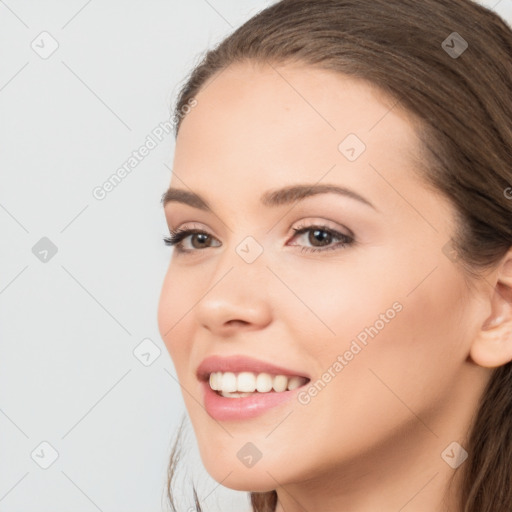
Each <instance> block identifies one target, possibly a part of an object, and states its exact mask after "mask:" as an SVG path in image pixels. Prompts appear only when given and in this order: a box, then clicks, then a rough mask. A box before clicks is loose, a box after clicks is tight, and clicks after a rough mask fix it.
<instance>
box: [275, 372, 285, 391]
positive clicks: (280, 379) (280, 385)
mask: <svg viewBox="0 0 512 512" xmlns="http://www.w3.org/2000/svg"><path fill="white" fill-rule="evenodd" d="M286 386H288V377H285V376H284V375H276V376H275V377H274V380H273V382H272V387H273V388H274V391H277V392H281V391H284V390H285V389H286Z"/></svg>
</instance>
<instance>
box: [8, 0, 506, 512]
mask: <svg viewBox="0 0 512 512" xmlns="http://www.w3.org/2000/svg"><path fill="white" fill-rule="evenodd" d="M270 3H272V2H271V1H270V0H269V1H264V0H250V1H249V0H246V1H233V0H232V1H229V0H208V1H207V0H190V1H183V0H182V1H178V0H166V1H164V0H151V1H147V2H144V1H142V0H138V1H135V0H130V1H127V0H125V1H122V0H107V1H105V0H89V1H84V0H72V1H69V0H68V1H66V2H64V1H60V2H59V1H36V0H33V1H28V0H26V1H21V0H18V1H17V0H5V1H4V0H0V63H1V64H0V169H1V171H0V172H1V182H0V183H1V186H0V237H1V238H0V512H14V511H20V512H21V511H23V512H42V511H52V512H59V511H66V512H68V511H70V510H73V511H74V512H82V511H83V512H89V511H91V512H93V511H95V510H100V511H103V512H121V511H126V512H131V511H134V512H135V511H138V512H141V511H146V512H151V511H155V512H156V511H160V510H165V496H164V492H165V491H164V487H165V481H166V468H167V463H168V457H169V451H170V444H171V441H172V439H173V436H174V432H175V430H176V428H177V426H178V424H179V421H180V419H181V416H182V414H183V412H184V405H183V401H182V397H181V392H180V389H179V386H178V384H177V382H176V380H175V372H174V368H173V366H172V362H171V360H170V357H169V355H168V353H167V351H166V349H165V346H164V344H163V342H162V341H161V339H160V336H159V332H158V326H157V322H156V313H157V305H158V297H159V293H160V287H161V284H162V281H163V278H164V275H165V271H166V267H167V264H168V259H169V256H170V250H169V249H168V248H166V247H164V245H163V242H162V237H163V235H164V234H165V233H166V226H165V219H164V216H163V212H162V209H161V205H160V197H161V195H162V193H163V192H164V190H165V188H166V187H167V186H168V184H169V181H170V177H171V170H170V169H171V167H172V156H173V150H174V139H173V137H172V135H170V134H167V135H166V136H165V138H164V139H163V140H162V141H161V142H159V144H158V145H157V146H156V147H155V148H154V149H152V150H151V151H150V153H149V154H148V156H146V157H145V158H144V159H143V160H142V161H141V162H140V163H139V164H138V165H137V166H136V167H135V168H134V169H133V170H132V171H131V172H130V173H129V174H128V175H127V176H126V178H125V179H124V180H123V181H122V182H121V183H120V184H119V185H118V186H117V187H116V188H115V189H114V190H112V191H111V192H110V193H108V194H107V195H106V197H105V198H104V199H103V200H98V199H95V198H94V197H93V194H92V191H93V189H94V187H97V186H101V185H102V184H103V183H104V182H105V181H106V180H107V179H108V178H109V177H110V176H111V175H112V174H113V173H114V172H115V171H116V170H117V169H118V168H119V167H120V166H121V165H122V164H123V163H124V162H125V161H126V160H127V159H128V158H129V157H130V156H131V153H132V152H133V151H134V150H137V149H138V148H139V147H140V146H142V145H143V144H144V143H145V141H146V138H147V136H148V135H150V134H152V133H154V130H155V128H157V127H158V125H159V123H161V122H164V121H165V120H167V119H168V118H169V112H170V105H171V104H172V102H173V101H174V99H175V96H176V94H177V91H178V88H179V85H180V84H181V83H182V82H183V80H184V79H185V77H186V76H187V74H188V72H189V71H190V69H191V67H192V66H193V64H194V63H196V62H197V61H198V58H199V56H200V54H201V53H202V52H203V51H204V50H206V49H207V48H209V47H211V46H212V45H213V44H215V43H216V42H217V41H219V40H220V39H221V38H222V37H224V36H225V35H227V34H228V33H229V32H231V31H232V30H233V29H234V28H236V27H237V26H239V25H240V24H242V23H243V22H244V21H246V20H247V19H248V18H250V17H251V16H252V15H254V14H255V13H256V12H257V11H259V10H261V9H262V8H263V7H266V6H267V5H269V4H270ZM482 3H484V5H487V6H488V7H492V8H495V9H496V10H497V12H499V13H500V14H501V15H502V16H503V17H504V18H505V19H506V20H507V21H508V22H509V23H512V0H501V1H498V0H492V1H489V2H482ZM43 31H47V32H48V33H49V34H51V37H52V38H53V39H54V40H55V41H57V43H58V45H59V46H58V48H57V50H56V51H55V52H54V53H53V54H52V55H51V56H49V57H48V58H42V57H41V56H40V55H39V54H38V53H36V51H34V50H33V49H32V47H31V44H32V42H33V41H35V42H34V45H37V46H36V48H38V51H39V52H40V53H42V54H43V56H46V55H45V54H44V52H47V51H49V50H50V49H51V44H52V41H51V40H50V39H49V38H48V36H40V34H41V32H43ZM43 237H47V238H49V239H50V240H51V241H52V243H53V244H55V246H56V247H57V249H58V252H57V253H56V254H55V255H54V256H53V257H51V253H49V254H48V255H47V256H46V258H47V261H46V262H43V261H40V259H38V257H36V255H35V254H34V253H33V251H32V248H33V247H34V246H35V244H36V243H38V241H39V240H40V239H41V238H43ZM43 249H44V247H43V248H39V251H43ZM36 252H38V251H36ZM39 257H40V258H43V259H44V257H45V253H44V251H43V252H41V253H39ZM146 339H149V340H151V341H146V342H145V345H142V347H141V349H140V353H142V354H147V355H143V356H140V359H141V360H142V361H141V360H139V359H138V358H137V357H136V356H135V354H134V350H136V347H137V346H138V345H139V344H140V343H141V342H142V340H146ZM159 350H160V355H158V351H159ZM136 353H137V351H136ZM144 362H145V363H146V364H149V363H151V364H149V365H148V366H146V365H145V364H144ZM188 438H189V443H188V446H190V449H191V452H190V455H189V456H187V457H186V460H185V465H187V466H188V468H189V469H188V474H187V475H185V478H184V481H185V480H186V479H187V477H188V476H189V475H190V476H193V474H194V475H195V476H194V478H195V482H196V484H198V485H199V492H200V496H207V495H208V496H207V497H206V499H205V501H204V503H203V505H204V507H205V510H221V509H223V510H228V508H226V503H230V504H229V505H228V506H229V510H236V511H237V512H242V511H243V510H244V509H245V510H247V509H248V507H247V497H246V493H236V492H234V491H229V490H222V489H221V488H220V487H218V486H217V483H216V482H215V481H213V480H212V479H211V478H210V477H209V476H208V475H207V473H206V472H205V471H204V470H203V469H202V468H201V464H200V463H199V458H198V452H197V446H196V445H195V440H194V438H193V435H192V430H191V427H190V426H189V428H188ZM42 442H47V443H49V444H50V445H51V446H52V447H53V449H55V450H56V452H58V458H57V459H56V460H55V462H53V464H51V465H50V466H49V467H48V468H47V469H43V468H42V467H41V464H42V465H44V464H45V462H46V463H49V462H51V449H50V448H48V447H47V446H46V445H41V443H42ZM194 472H195V473H194ZM183 488H184V496H185V497H184V501H183V503H184V504H185V505H184V508H183V510H187V508H188V506H191V504H192V502H191V493H190V492H189V491H190V489H189V487H185V486H184V487H183ZM226 500H230V501H226ZM223 504H224V505H223Z"/></svg>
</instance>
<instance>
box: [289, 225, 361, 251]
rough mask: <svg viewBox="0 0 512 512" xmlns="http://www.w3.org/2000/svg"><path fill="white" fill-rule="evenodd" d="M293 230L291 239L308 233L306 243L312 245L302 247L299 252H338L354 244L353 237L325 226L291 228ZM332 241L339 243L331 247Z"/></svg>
mask: <svg viewBox="0 0 512 512" xmlns="http://www.w3.org/2000/svg"><path fill="white" fill-rule="evenodd" d="M293 230H294V231H295V236H294V237H293V238H297V237H299V235H303V234H306V233H309V235H308V236H307V237H306V239H307V242H308V243H311V244H312V245H313V247H307V246H304V247H302V250H301V252H322V251H329V250H338V249H343V248H344V247H346V246H348V245H351V244H353V243H354V237H353V236H350V235H345V234H343V233H340V232H339V231H336V230H334V229H331V228H329V227H327V226H299V227H298V228H293ZM334 239H337V240H339V242H338V243H336V244H334V245H331V244H332V241H333V240H334ZM316 244H318V245H316ZM291 245H295V244H291Z"/></svg>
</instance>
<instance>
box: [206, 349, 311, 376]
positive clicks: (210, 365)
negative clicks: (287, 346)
mask: <svg viewBox="0 0 512 512" xmlns="http://www.w3.org/2000/svg"><path fill="white" fill-rule="evenodd" d="M213 372H233V373H240V372H254V373H270V374H271V375H286V376H287V377H294V376H298V377H306V378H307V379H310V377H309V376H308V375H306V374H304V373H302V372H299V371H295V370H290V369H289V368H284V367H282V366H277V365H275V364H271V363H267V362H265V361H261V360H260V359H254V358H252V357H247V356H242V355H235V356H229V357H222V356H210V357H207V358H206V359H204V360H203V361H202V362H201V364H200V365H199V366H198V368H197V371H196V375H197V378H198V379H199V380H203V381H206V380H208V377H209V376H210V373H213Z"/></svg>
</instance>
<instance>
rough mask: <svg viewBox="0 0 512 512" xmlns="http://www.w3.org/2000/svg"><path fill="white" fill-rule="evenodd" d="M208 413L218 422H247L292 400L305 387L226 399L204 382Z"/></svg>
mask: <svg viewBox="0 0 512 512" xmlns="http://www.w3.org/2000/svg"><path fill="white" fill-rule="evenodd" d="M202 386H203V401H204V406H205V408H206V412H207V413H208V414H209V415H210V416H211V417H212V418H213V419H214V420H218V421H230V420H245V419H249V418H254V417H256V416H259V415H260V414H263V413H264V412H266V411H268V410H269V409H272V408H274V407H277V406H278V405H281V404H283V403H285V402H288V401H289V400H291V399H292V398H293V397H294V396H295V395H296V394H297V392H298V391H299V390H300V389H302V387H303V386H301V387H299V388H296V389H294V390H292V391H282V392H280V393H278V392H273V391H269V392H268V393H254V395H251V396H245V397H239V398H226V397H223V396H221V395H218V394H217V392H216V391H214V390H213V389H212V388H211V387H210V384H209V383H208V382H202Z"/></svg>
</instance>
